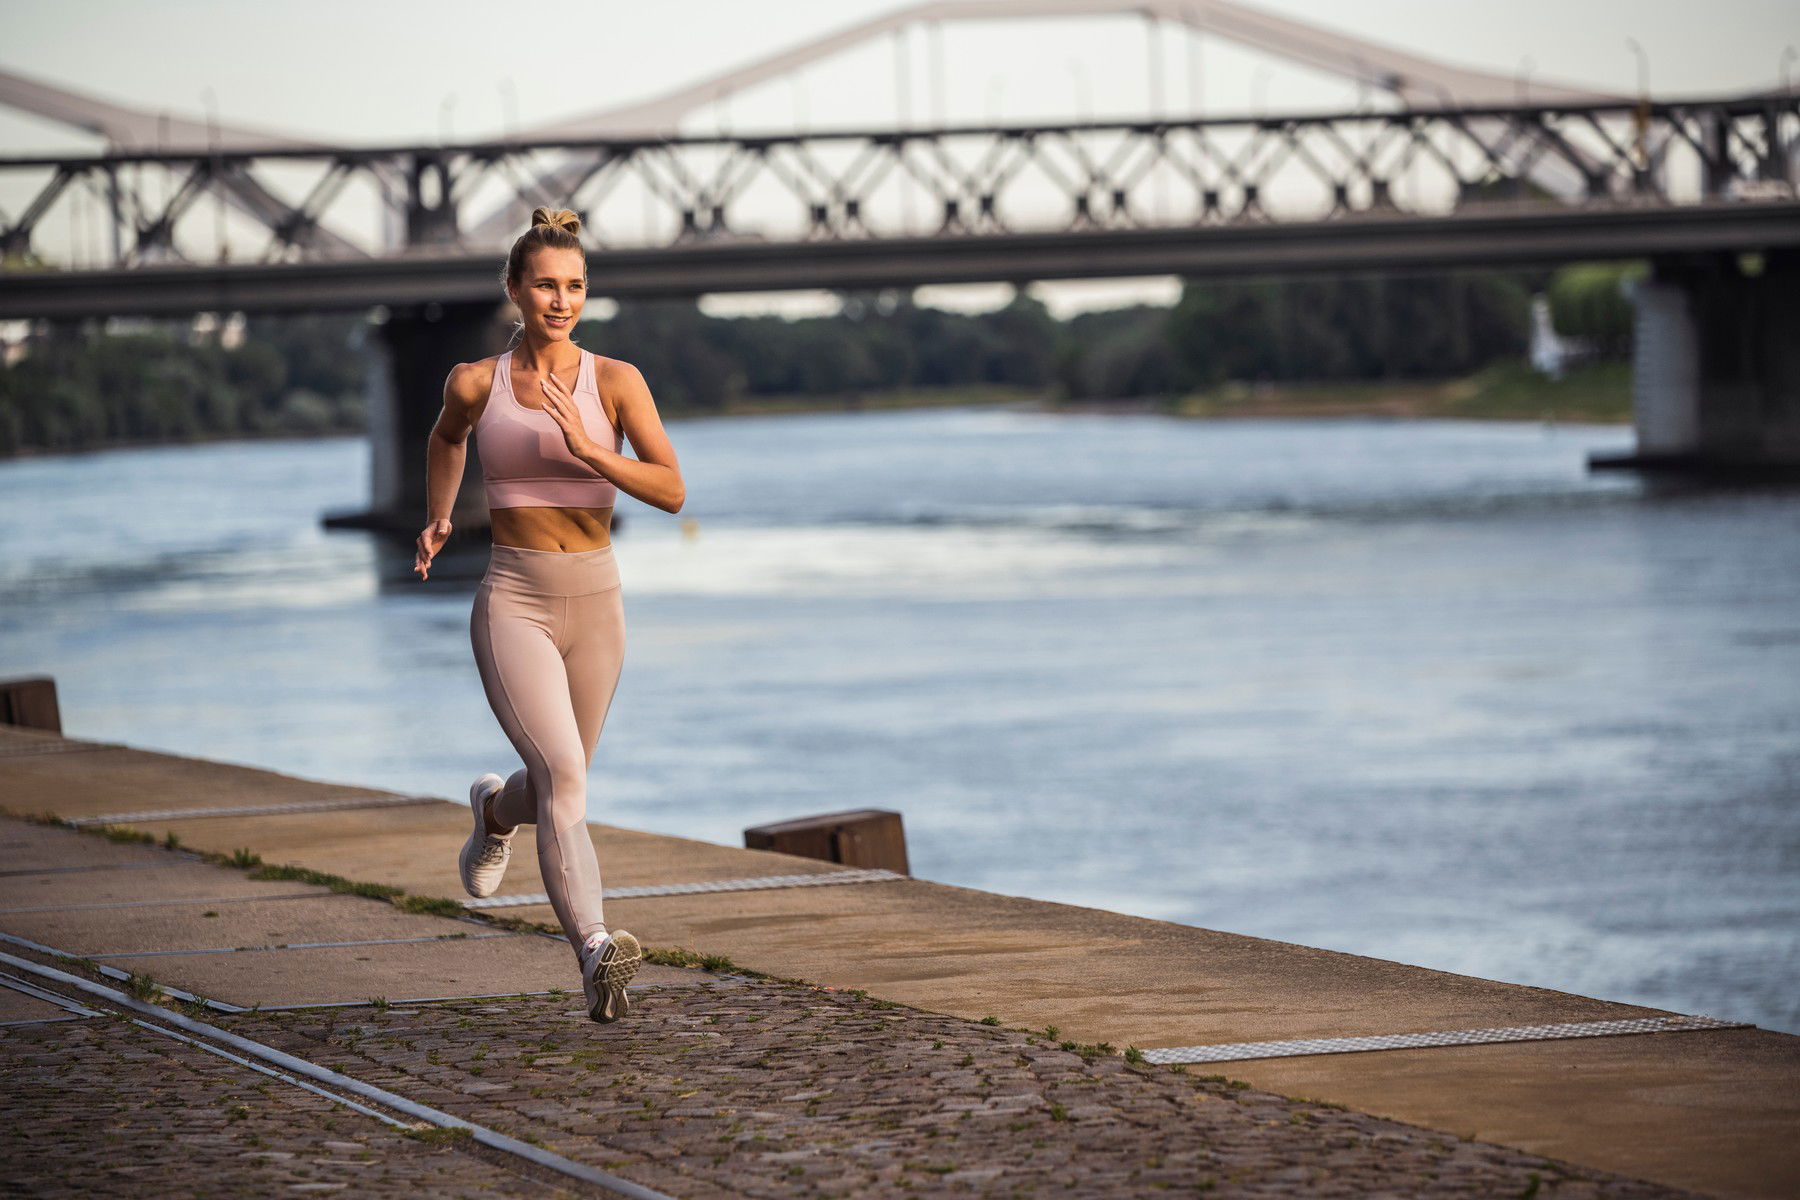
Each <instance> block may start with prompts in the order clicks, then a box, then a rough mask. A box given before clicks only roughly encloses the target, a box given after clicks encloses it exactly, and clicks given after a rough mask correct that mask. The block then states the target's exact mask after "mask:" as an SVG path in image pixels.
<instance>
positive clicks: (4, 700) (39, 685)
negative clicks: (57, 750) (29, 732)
mask: <svg viewBox="0 0 1800 1200" xmlns="http://www.w3.org/2000/svg"><path fill="white" fill-rule="evenodd" d="M0 725H23V726H25V727H26V728H28V729H48V730H49V731H50V732H51V733H61V732H62V714H61V713H60V712H58V711H57V708H56V680H54V679H52V678H51V677H50V676H48V675H26V676H21V677H20V678H18V679H0Z"/></svg>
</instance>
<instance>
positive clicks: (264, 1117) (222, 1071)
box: [0, 1015, 575, 1200]
mask: <svg viewBox="0 0 1800 1200" xmlns="http://www.w3.org/2000/svg"><path fill="white" fill-rule="evenodd" d="M0 1128H3V1129H4V1135H3V1136H0V1194H4V1195H8V1196H117V1195H135V1196H143V1197H159V1196H191V1197H213V1196H230V1197H242V1196H307V1195H313V1194H326V1195H329V1194H332V1193H340V1192H341V1193H343V1194H346V1195H351V1196H372V1197H386V1196H395V1197H401V1196H405V1197H411V1196H433V1197H458V1196H521V1197H532V1198H533V1200H536V1198H538V1197H545V1198H549V1197H559V1196H572V1195H574V1194H575V1193H573V1192H570V1191H565V1190H563V1189H561V1188H559V1187H555V1186H551V1185H549V1184H547V1183H542V1182H539V1181H537V1180H535V1179H533V1178H531V1177H529V1176H527V1175H525V1174H522V1173H520V1172H518V1171H515V1170H513V1169H511V1166H510V1162H507V1163H504V1164H496V1163H493V1162H489V1161H486V1160H485V1156H486V1154H487V1152H486V1151H482V1150H477V1152H475V1153H471V1152H469V1151H467V1150H464V1149H460V1148H458V1147H457V1146H456V1145H446V1144H433V1143H431V1142H426V1141H418V1140H414V1139H413V1138H411V1137H408V1136H407V1135H406V1134H404V1133H403V1132H401V1131H400V1130H397V1129H394V1128H393V1127H391V1126H389V1125H385V1124H383V1123H382V1122H380V1121H377V1120H375V1119H374V1118H372V1117H368V1116H364V1115H363V1114H361V1113H358V1112H354V1111H351V1110H350V1109H347V1108H344V1107H342V1106H340V1105H338V1104H336V1103H334V1102H333V1101H331V1100H328V1099H326V1098H325V1097H323V1096H319V1095H316V1094H315V1093H312V1092H308V1091H305V1090H304V1089H301V1088H298V1087H295V1086H293V1085H292V1084H289V1083H284V1082H282V1081H281V1080H278V1079H271V1078H270V1077H268V1076H267V1075H262V1074H259V1073H257V1072H255V1071H252V1070H250V1069H249V1068H246V1067H243V1066H240V1065H238V1064H237V1063H233V1062H230V1061H229V1060H227V1059H223V1058H220V1057H219V1056H217V1055H215V1054H210V1053H208V1052H207V1051H205V1050H202V1049H200V1048H199V1047H197V1046H192V1045H189V1044H187V1043H185V1042H180V1041H176V1040H175V1039H173V1038H168V1037H164V1036H162V1035H161V1034H156V1033H151V1032H150V1031H149V1030H146V1029H143V1028H142V1027H140V1026H137V1025H134V1024H132V1023H131V1022H130V1021H127V1020H124V1019H121V1018H118V1017H115V1016H111V1015H107V1016H101V1017H94V1018H88V1019H86V1020H79V1021H60V1022H56V1023H53V1024H43V1025H18V1026H13V1027H11V1028H6V1029H0Z"/></svg>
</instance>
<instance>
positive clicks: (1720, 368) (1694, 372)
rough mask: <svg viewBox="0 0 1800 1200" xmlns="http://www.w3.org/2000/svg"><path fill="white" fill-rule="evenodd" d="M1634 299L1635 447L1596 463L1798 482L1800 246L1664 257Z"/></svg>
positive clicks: (1637, 288) (1636, 287)
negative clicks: (1758, 258) (1745, 255)
mask: <svg viewBox="0 0 1800 1200" xmlns="http://www.w3.org/2000/svg"><path fill="white" fill-rule="evenodd" d="M1631 299H1632V304H1633V306H1634V308H1635V309H1636V324H1635V331H1634V332H1635V338H1634V342H1635V349H1634V351H1633V355H1634V357H1633V363H1632V371H1633V376H1632V408H1633V412H1634V415H1635V423H1636V426H1637V449H1636V450H1635V451H1634V452H1633V453H1631V454H1626V455H1617V456H1604V457H1603V456H1596V457H1595V458H1593V459H1591V460H1590V464H1591V465H1592V466H1595V467H1635V468H1640V469H1645V470H1664V471H1676V472H1688V473H1694V474H1704V475H1715V476H1741V477H1756V476H1775V477H1800V345H1797V344H1796V343H1795V341H1794V336H1793V335H1794V331H1795V330H1797V329H1800V250H1796V249H1795V248H1793V247H1781V248H1777V249H1772V250H1769V251H1767V252H1765V253H1764V255H1763V269H1762V273H1761V274H1759V275H1746V274H1745V273H1744V272H1743V270H1742V268H1741V267H1740V265H1739V261H1738V256H1737V255H1736V254H1735V253H1724V252H1720V253H1702V254H1687V255H1668V256H1658V257H1655V258H1652V259H1651V274H1650V277H1649V278H1648V279H1645V280H1641V281H1638V282H1637V283H1636V284H1635V285H1633V286H1632V288H1631Z"/></svg>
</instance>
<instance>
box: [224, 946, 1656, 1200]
mask: <svg viewBox="0 0 1800 1200" xmlns="http://www.w3.org/2000/svg"><path fill="white" fill-rule="evenodd" d="M212 1019H213V1020H215V1021H216V1022H217V1023H218V1024H221V1025H224V1026H227V1027H231V1028H234V1029H236V1030H237V1031H238V1032H241V1033H244V1034H246V1035H248V1036H252V1037H255V1038H257V1039H259V1040H262V1041H264V1042H267V1043H270V1044H273V1045H276V1046H278V1047H280V1048H282V1049H284V1050H287V1051H288V1052H290V1053H293V1054H297V1055H300V1056H302V1057H305V1058H309V1059H311V1060H312V1061H314V1062H319V1063H323V1064H325V1065H327V1066H330V1067H333V1068H335V1069H337V1070H339V1071H343V1072H345V1073H347V1074H351V1075H354V1076H356V1077H358V1078H361V1079H364V1080H367V1081H369V1082H372V1083H376V1084H379V1085H380V1086H383V1087H387V1088H390V1089H392V1090H394V1091H397V1092H399V1093H401V1094H403V1095H406V1096H408V1097H410V1098H412V1099H414V1100H417V1101H420V1102H423V1103H426V1104H430V1105H434V1106H436V1107H438V1108H442V1109H445V1110H447V1111H450V1112H454V1113H456V1114H457V1115H459V1116H462V1117H464V1118H466V1119H468V1120H471V1121H475V1122H478V1123H480V1124H483V1125H487V1126H490V1127H492V1128H495V1129H499V1130H501V1131H503V1132H507V1133H511V1134H512V1135H513V1136H515V1137H521V1138H529V1139H532V1140H537V1141H540V1142H541V1143H542V1144H543V1145H545V1146H547V1147H548V1148H549V1149H551V1150H554V1151H556V1152H557V1153H559V1154H563V1155H566V1156H567V1157H570V1158H573V1159H576V1160H578V1161H581V1162H585V1163H588V1164H591V1165H593V1166H597V1167H600V1168H601V1169H603V1170H608V1171H612V1172H614V1173H616V1174H619V1175H621V1176H624V1177H625V1178H627V1179H631V1180H633V1181H635V1182H637V1183H640V1184H644V1185H647V1186H649V1187H653V1188H657V1189H660V1190H662V1191H665V1192H668V1193H670V1194H672V1195H675V1196H679V1197H684V1198H700V1197H723V1196H736V1195H744V1196H784V1197H785V1196H844V1197H852V1196H853V1197H859V1198H860V1197H882V1196H901V1195H915V1196H917V1195H986V1196H1056V1197H1064V1196H1070V1197H1083V1196H1105V1197H1120V1196H1139V1195H1144V1196H1154V1195H1162V1194H1166V1193H1171V1192H1172V1193H1188V1194H1200V1193H1204V1194H1207V1195H1214V1196H1270V1197H1273V1196H1280V1197H1293V1196H1317V1197H1331V1196H1357V1197H1375V1196H1393V1197H1436V1196H1480V1197H1521V1198H1531V1197H1544V1198H1552V1197H1553V1198H1556V1200H1573V1198H1576V1197H1583V1198H1585V1197H1617V1198H1621V1200H1623V1198H1627V1197H1631V1198H1636V1197H1675V1196H1689V1195H1692V1193H1687V1192H1682V1191H1679V1190H1676V1189H1671V1188H1667V1187H1663V1186H1660V1185H1656V1184H1650V1183H1645V1182H1641V1181H1636V1180H1631V1179H1626V1178H1622V1177H1619V1176H1616V1175H1609V1174H1605V1173H1603V1172H1597V1171H1592V1170H1588V1169H1585V1168H1576V1167H1570V1166H1567V1165H1565V1164H1560V1163H1557V1162H1553V1161H1548V1160H1545V1159H1544V1158H1542V1157H1540V1156H1537V1155H1534V1154H1529V1153H1526V1152H1524V1151H1520V1150H1514V1149H1508V1148H1504V1147H1500V1146H1494V1145H1489V1144H1486V1143H1482V1142H1474V1141H1465V1140H1459V1139H1457V1138H1455V1137H1450V1136H1446V1135H1445V1134H1442V1133H1438V1132H1434V1131H1432V1130H1427V1129H1422V1128H1418V1127H1416V1126H1410V1125H1405V1124H1401V1123H1399V1122H1395V1121H1389V1120H1384V1119H1380V1118H1376V1117H1371V1116H1366V1115H1363V1114H1359V1113H1354V1112H1349V1111H1346V1110H1343V1109H1340V1108H1337V1107H1334V1106H1332V1105H1328V1104H1323V1103H1315V1102H1310V1101H1306V1100H1300V1099H1289V1098H1284V1097H1281V1096H1277V1095H1272V1094H1270V1093H1267V1092H1261V1091H1258V1090H1256V1089H1254V1088H1251V1087H1249V1086H1248V1085H1245V1084H1241V1083H1237V1082H1234V1081H1231V1080H1229V1079H1228V1078H1226V1077H1224V1076H1219V1075H1210V1074H1201V1073H1200V1072H1199V1071H1197V1070H1192V1069H1185V1070H1184V1069H1180V1068H1169V1067H1155V1066H1150V1065H1146V1064H1141V1063H1129V1062H1127V1061H1126V1060H1125V1059H1124V1058H1122V1057H1120V1056H1119V1055H1118V1054H1116V1053H1101V1052H1098V1050H1097V1049H1096V1048H1093V1047H1075V1046H1073V1044H1072V1043H1061V1042H1059V1041H1058V1040H1057V1038H1056V1035H1055V1034H1054V1033H1053V1032H1052V1031H1048V1030H1042V1031H1037V1032H1035V1033H1026V1032H1023V1031H1020V1030H1016V1029H1008V1028H1001V1027H998V1026H989V1025H984V1024H982V1023H980V1022H971V1021H965V1020H961V1019H958V1018H953V1017H946V1016H939V1015H935V1014H931V1013H926V1012H921V1011H918V1010H914V1009H909V1008H904V1007H901V1006H898V1005H893V1004H890V1003H887V1002H884V1001H880V1000H876V999H872V998H868V997H866V996H864V995H862V994H861V993H856V992H841V991H832V990H829V989H819V988H814V987H811V986H809V985H805V984H800V983H793V982H777V981H771V980H764V979H733V978H727V979H724V980H718V979H717V978H716V977H712V976H706V975H702V974H700V973H698V972H696V983H695V984H694V985H693V986H666V987H658V988H643V989H634V992H633V999H632V1013H631V1015H630V1016H629V1017H628V1018H627V1019H626V1020H624V1021H622V1022H619V1023H617V1024H614V1025H605V1026H599V1025H595V1024H593V1023H591V1022H590V1021H588V1020H587V1019H586V1017H585V1015H584V1014H583V1012H582V1010H581V1008H580V1007H579V998H578V997H556V996H551V997H530V998H520V999H515V1000H506V1001H488V1000H482V1001H457V1002H443V1003H437V1004H432V1005H426V1006H419V1007H416V1008H411V1009H405V1010H401V1009H386V1010H381V1009H377V1008H373V1007H357V1008H340V1009H323V1010H321V1009H314V1010H304V1011H297V1012H289V1013H273V1012H270V1013H260V1014H254V1013H252V1014H243V1015H241V1016H232V1017H218V1018H212ZM1084 1051H1085V1053H1084ZM1443 1053H1446V1054H1453V1053H1455V1051H1454V1050H1446V1051H1443ZM209 1111H211V1112H213V1113H216V1112H217V1111H218V1108H217V1105H216V1104H215V1105H213V1106H212V1108H211V1109H210V1110H209ZM214 1120H215V1128H214V1129H213V1132H214V1133H215V1134H216V1133H217V1129H216V1117H215V1118H214ZM201 1124H204V1122H201ZM372 1132H373V1131H365V1134H372ZM358 1140H359V1141H367V1140H369V1138H368V1137H367V1136H365V1137H362V1138H359V1139H358ZM371 1148H372V1149H373V1147H371ZM378 1159H381V1160H384V1161H386V1156H385V1155H378ZM391 1161H393V1162H394V1163H395V1164H396V1169H397V1168H398V1165H399V1164H402V1163H406V1164H409V1165H411V1164H413V1163H414V1162H416V1163H417V1164H418V1169H424V1168H425V1166H426V1165H428V1164H430V1163H433V1162H435V1161H436V1160H435V1159H431V1158H429V1157H427V1156H419V1157H418V1158H417V1159H416V1160H409V1159H404V1158H401V1157H399V1156H395V1157H394V1158H393V1159H392V1160H391ZM320 1166H321V1169H322V1168H323V1164H320ZM521 1194H523V1193H521Z"/></svg>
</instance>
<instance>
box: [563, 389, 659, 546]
mask: <svg viewBox="0 0 1800 1200" xmlns="http://www.w3.org/2000/svg"><path fill="white" fill-rule="evenodd" d="M605 383H606V391H607V393H608V394H609V395H611V396H612V398H613V406H614V409H615V410H616V411H617V412H618V414H619V418H618V419H619V427H620V428H621V429H623V430H624V432H625V436H626V437H627V438H629V439H630V440H631V448H632V450H633V451H634V452H636V454H637V457H636V458H635V459H632V458H627V457H626V456H625V455H623V454H619V453H616V452H615V451H613V450H612V449H611V448H610V447H607V446H602V445H600V444H599V443H597V442H595V441H594V440H593V439H591V438H584V439H583V442H584V444H583V445H582V446H581V447H580V449H572V450H571V453H573V454H574V455H575V457H576V458H579V459H580V460H581V461H582V462H585V463H586V464H587V465H588V466H590V467H592V468H594V470H595V471H597V472H598V473H599V474H601V475H603V476H604V477H606V478H607V479H608V480H610V481H611V482H612V483H613V485H614V486H616V487H617V488H618V489H619V490H620V491H622V492H626V493H628V494H630V495H632V496H635V497H637V498H638V499H639V500H642V501H643V502H644V503H645V504H650V505H654V506H655V507H657V508H660V509H663V510H664V511H665V512H672V513H675V512H680V511H681V506H682V505H683V504H685V503H686V502H687V485H686V484H685V483H683V482H682V480H681V465H680V464H679V463H678V462H677V461H676V459H675V447H674V446H672V445H670V444H669V435H668V434H667V433H666V432H664V430H663V424H662V418H661V417H660V416H658V415H657V412H656V401H655V400H654V399H653V398H652V397H651V395H650V385H649V384H647V383H645V382H644V376H643V373H642V372H641V371H639V370H638V369H637V368H636V367H634V366H632V365H631V364H630V363H628V362H623V361H621V360H619V359H616V358H615V359H611V360H609V362H608V363H607V367H606V379H605ZM569 412H570V414H571V415H574V404H573V401H572V399H571V400H570V401H569ZM575 419H576V420H577V421H579V420H580V418H579V417H578V416H577V417H576V418H575Z"/></svg>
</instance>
